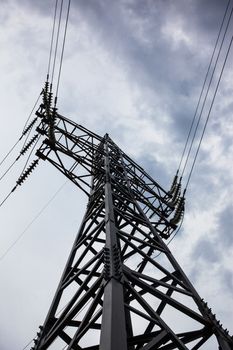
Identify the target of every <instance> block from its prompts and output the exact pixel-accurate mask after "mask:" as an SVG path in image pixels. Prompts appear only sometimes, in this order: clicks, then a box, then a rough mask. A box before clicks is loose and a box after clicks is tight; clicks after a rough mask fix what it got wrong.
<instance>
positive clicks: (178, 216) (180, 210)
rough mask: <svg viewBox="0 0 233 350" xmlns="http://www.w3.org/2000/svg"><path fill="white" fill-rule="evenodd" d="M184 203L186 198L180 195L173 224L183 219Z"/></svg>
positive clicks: (172, 220)
mask: <svg viewBox="0 0 233 350" xmlns="http://www.w3.org/2000/svg"><path fill="white" fill-rule="evenodd" d="M184 204H185V198H184V197H180V198H179V200H178V205H177V207H176V211H175V215H174V217H173V218H172V219H171V221H170V223H171V224H172V225H177V224H178V223H179V222H180V220H181V219H182V217H183V216H184Z"/></svg>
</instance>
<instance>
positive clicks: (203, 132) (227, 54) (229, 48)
mask: <svg viewBox="0 0 233 350" xmlns="http://www.w3.org/2000/svg"><path fill="white" fill-rule="evenodd" d="M232 41H233V36H232V37H231V41H230V43H229V46H228V50H227V53H226V56H225V59H224V63H223V66H222V70H221V73H220V76H219V79H218V83H217V86H216V88H215V91H214V96H213V99H212V102H211V105H210V108H209V112H208V115H207V118H206V121H205V125H204V128H203V131H202V134H201V138H200V141H199V144H198V147H197V150H196V153H195V157H194V160H193V163H192V167H191V170H190V172H189V176H188V179H187V183H186V186H185V189H187V188H188V185H189V182H190V179H191V176H192V173H193V169H194V166H195V163H196V160H197V156H198V153H199V150H200V147H201V144H202V140H203V137H204V134H205V131H206V127H207V124H208V121H209V118H210V114H211V111H212V108H213V105H214V101H215V98H216V95H217V92H218V88H219V84H220V81H221V79H222V75H223V72H224V69H225V66H226V62H227V59H228V56H229V52H230V50H231V46H232Z"/></svg>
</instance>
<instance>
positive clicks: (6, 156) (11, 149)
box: [0, 92, 42, 166]
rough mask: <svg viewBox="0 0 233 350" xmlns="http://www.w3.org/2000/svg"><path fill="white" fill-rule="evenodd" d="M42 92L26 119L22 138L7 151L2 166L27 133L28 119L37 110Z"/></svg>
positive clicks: (0, 162) (1, 162)
mask: <svg viewBox="0 0 233 350" xmlns="http://www.w3.org/2000/svg"><path fill="white" fill-rule="evenodd" d="M41 94H42V92H41V93H40V94H39V96H38V98H37V100H36V102H35V104H34V106H33V108H32V110H31V112H30V113H29V116H28V117H27V120H26V122H25V124H24V126H23V131H22V135H21V136H20V138H19V139H18V141H17V142H16V143H15V144H14V145H13V146H12V147H11V148H10V150H9V151H8V152H7V154H6V155H5V156H4V157H3V159H2V160H1V161H0V166H1V165H2V164H3V163H4V162H5V160H6V159H7V158H8V157H9V155H10V154H11V153H12V152H13V150H14V149H15V147H16V146H17V145H18V143H19V142H20V141H21V140H22V138H23V136H24V135H25V133H24V132H25V130H26V127H27V124H28V121H29V119H30V118H31V116H32V113H33V112H34V110H35V108H36V106H37V103H38V101H39V99H40V96H41Z"/></svg>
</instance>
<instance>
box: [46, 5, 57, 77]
mask: <svg viewBox="0 0 233 350" xmlns="http://www.w3.org/2000/svg"><path fill="white" fill-rule="evenodd" d="M57 4H58V0H56V3H55V9H54V16H53V29H52V37H51V43H50V50H49V62H48V71H47V80H48V78H49V73H50V65H51V59H52V50H53V42H54V31H55V23H56V17H57Z"/></svg>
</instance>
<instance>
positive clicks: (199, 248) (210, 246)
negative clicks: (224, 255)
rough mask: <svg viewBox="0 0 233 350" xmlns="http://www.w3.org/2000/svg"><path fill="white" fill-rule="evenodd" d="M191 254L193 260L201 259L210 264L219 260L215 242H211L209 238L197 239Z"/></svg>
mask: <svg viewBox="0 0 233 350" xmlns="http://www.w3.org/2000/svg"><path fill="white" fill-rule="evenodd" d="M192 256H193V259H194V260H195V261H198V260H199V259H203V260H206V261H208V262H209V263H210V264H211V263H216V262H218V260H219V253H218V247H217V245H216V243H215V242H214V243H213V242H211V241H210V240H206V239H201V240H199V241H198V243H197V245H196V247H195V249H194V251H193V254H192Z"/></svg>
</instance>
